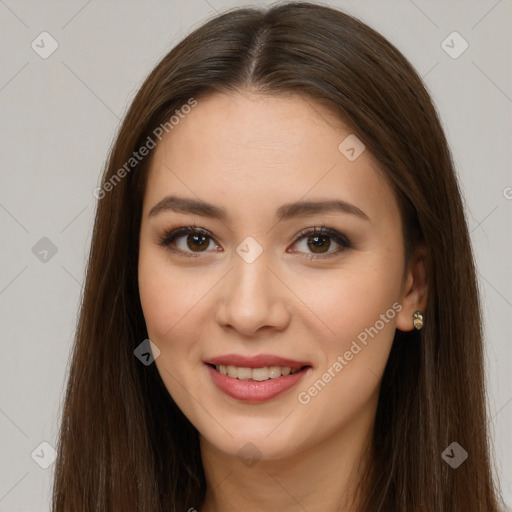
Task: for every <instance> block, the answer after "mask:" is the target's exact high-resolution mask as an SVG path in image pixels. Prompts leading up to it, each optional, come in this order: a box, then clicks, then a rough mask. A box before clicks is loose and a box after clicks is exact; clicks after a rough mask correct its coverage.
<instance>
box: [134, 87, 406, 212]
mask: <svg viewBox="0 0 512 512" xmlns="http://www.w3.org/2000/svg"><path fill="white" fill-rule="evenodd" d="M349 136H351V137H354V135H353V134H351V131H350V129H349V128H348V127H347V126H346V125H344V123H343V122H342V121H341V120H340V119H339V118H337V117H336V116H334V115H333V114H332V113H331V112H330V111H328V110H327V109H326V108H325V107H324V106H322V105H320V104H318V103H316V102H315V101H314V100H311V99H309V98H304V97H300V96H298V95H293V96H286V97H285V96H268V95H260V94H255V93H251V92H242V93H233V94H214V95H211V96H209V97H206V98H204V99H198V100H197V105H196V106H195V107H193V108H192V109H190V111H189V113H187V114H182V115H181V116H180V119H179V122H178V123H176V124H174V125H173V128H172V129H171V130H170V131H169V133H167V134H166V135H164V137H163V139H162V141H161V142H160V143H159V144H158V146H157V148H156V149H155V150H154V151H155V154H154V158H153V159H152V162H151V167H150V169H149V176H148V180H147V187H146V195H145V200H144V210H145V212H147V211H148V210H149V209H150V208H151V207H152V205H154V204H155V203H156V202H158V201H159V200H161V199H162V197H164V196H165V195H166V194H170V193H173V194H174V193H175V194H178V195H187V196H189V197H199V198H202V199H206V200H209V201H210V202H212V203H216V204H225V205H226V206H225V207H226V209H228V210H229V209H230V208H231V207H232V208H233V209H234V210H237V209H238V210H239V211H242V210H243V211H244V212H247V213H258V215H261V214H263V213H264V210H266V209H267V208H268V209H269V210H272V211H269V213H272V214H273V213H274V210H275V207H276V206H279V205H281V204H283V203H287V202H292V201H297V200H299V199H302V198H303V199H325V198H337V199H343V200H346V201H350V202H351V203H353V204H356V205H357V206H358V207H359V208H360V209H362V210H363V211H365V213H366V214H367V215H368V216H369V217H370V218H372V219H378V218H379V216H382V215H384V214H386V215H392V216H393V215H394V216H395V217H396V216H397V215H398V216H399V212H398V205H397V204H396V201H395V198H394V194H393V191H392V189H391V188H390V186H389V185H388V183H387V181H386V180H385V179H384V177H383V175H382V171H380V170H379V169H378V166H377V163H376V161H375V159H374V158H373V156H372V155H371V154H370V153H369V152H368V151H367V150H364V151H363V152H362V153H361V154H360V156H358V157H357V158H356V159H355V160H353V161H351V160H349V159H348V158H347V157H346V156H345V155H344V154H343V153H342V152H341V151H340V149H339V146H340V143H342V142H343V141H344V140H345V139H347V137H349ZM348 140H352V139H348ZM236 213H237V211H235V214H236ZM395 220H396V218H395Z"/></svg>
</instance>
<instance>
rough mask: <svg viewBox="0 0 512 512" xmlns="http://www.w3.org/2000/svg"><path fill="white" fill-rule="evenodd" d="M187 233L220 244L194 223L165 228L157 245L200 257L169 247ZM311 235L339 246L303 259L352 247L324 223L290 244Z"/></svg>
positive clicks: (184, 254) (326, 254) (299, 234)
mask: <svg viewBox="0 0 512 512" xmlns="http://www.w3.org/2000/svg"><path fill="white" fill-rule="evenodd" d="M189 234H200V235H203V236H205V237H207V238H209V239H211V240H212V241H213V242H214V243H215V244H217V245H220V244H219V243H218V242H217V240H216V238H215V237H214V236H213V235H212V234H211V233H210V231H208V230H207V229H205V228H201V227H199V226H196V225H195V224H194V225H193V226H191V225H188V226H185V225H182V226H178V227H175V228H170V229H168V230H166V231H165V232H164V234H163V236H160V237H159V239H158V245H161V246H163V247H164V248H166V249H168V250H169V251H171V252H173V253H175V254H176V253H178V254H180V255H183V256H185V257H193V258H198V257H202V256H203V253H202V252H198V253H194V252H188V251H182V250H181V249H174V248H172V247H171V243H172V242H174V240H176V239H178V238H181V237H182V236H185V235H189ZM311 236H326V237H328V238H331V239H333V240H334V242H335V243H336V244H338V245H339V246H340V248H338V249H336V250H334V251H329V252H327V253H319V254H315V253H304V254H306V255H305V256H302V257H303V258H304V259H308V260H321V259H326V258H330V257H332V256H336V255H337V254H339V253H340V252H343V251H344V250H346V249H350V248H352V243H351V242H350V240H349V239H348V238H347V237H346V236H345V235H344V234H343V233H341V232H339V231H338V230H336V229H333V228H329V227H327V226H325V225H321V226H313V227H309V228H305V229H303V230H301V231H299V233H297V234H296V235H295V237H294V238H293V242H292V245H295V244H296V243H297V242H299V241H301V240H302V239H304V238H306V237H311ZM204 252H205V253H209V252H211V251H204ZM292 252H293V253H298V254H303V253H302V252H301V251H292Z"/></svg>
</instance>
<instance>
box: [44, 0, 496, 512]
mask: <svg viewBox="0 0 512 512" xmlns="http://www.w3.org/2000/svg"><path fill="white" fill-rule="evenodd" d="M95 195H96V197H97V198H98V199H99V202H98V209H97V213H96V221H95V227H94V234H93V240H92V246H91V253H90V259H89V265H88V272H87V281H86V286H85V290H84V297H83V304H82V309H81V314H80V320H79V325H78V329H77V334H76V343H75V348H74V353H73V360H72V365H71V370H70V375H69V382H68V388H67V394H66V398H65V404H64V410H63V418H62V427H61V437H60V442H59V447H58V459H57V465H56V473H55V482H54V500H53V510H54V511H55V512H57V511H59V512H61V511H67V510H74V511H79V510H84V511H86V510H101V511H110V510H112V511H113V510H116V511H117V510H123V511H130V510H133V511H135V510H137V511H148V512H149V511H157V510H161V511H164V510H165V511H169V510H172V511H185V510H189V511H193V510H200V511H201V512H213V511H223V512H227V511H231V510H244V511H256V510H280V511H281V510H287V511H288V510H290V511H292V510H293V511H294V510H308V511H311V512H312V511H317V510H332V511H334V510H337V511H344V512H348V511H358V512H377V511H379V512H384V511H386V512H388V511H393V512H406V511H407V512H412V511H421V512H434V511H435V512H441V511H450V512H463V511H464V512H468V511H471V512H476V511H482V512H483V511H485V512H496V511H497V510H498V492H497V490H495V484H494V482H493V478H492V469H491V462H490V457H489V448H488V441H487V430H486V413H485V394H484V375H483V363H482V337H481V323H480V321H481V320H480V308H479V299H478V293H477V286H476V278H475V268H474V262H473V256H472V253H471V247H470V240H469V235H468V229H467V226H466V222H465V218H464V213H463V207H462V202H461V197H460V192H459V187H458V184H457V181H456V178H455V174H454V169H453V163H452V160H451V155H450V151H449V148H448V145H447V142H446V139H445V136H444V133H443V130H442V128H441V125H440V122H439V118H438V116H437V113H436V110H435V108H434V106H433V104H432V101H431V99H430V97H429V95H428V94H427V92H426V90H425V87H424V86H423V84H422V82H421V80H420V78H419V77H418V75H417V74H416V72H415V71H414V69H413V68H412V66H411V65H410V64H409V63H408V62H407V60H406V59H405V58H404V57H403V55H402V54H400V53H399V52H398V51H397V50H396V48H394V47H393V46H392V45H391V44H390V43H389V42H388V41H387V40H385V39H384V38H383V37H382V36H381V35H379V34H378V33H376V32H375V31H374V30H372V29H371V28H369V27H368V26H366V25H365V24H363V23H362V22H360V21H359V20H357V19H355V18H353V17H351V16H349V15H347V14H344V13H342V12H340V11H337V10H334V9H331V8H328V7H325V6H321V5H315V4H310V3H288V4H282V5H278V6H275V7H272V8H269V9H268V10H257V9H248V8H247V9H235V10H232V11H230V12H227V13H225V14H222V15H220V16H218V17H216V18H215V19H213V20H211V21H209V22H207V23H205V24H204V25H203V26H201V27H199V28H198V29H197V30H195V31H194V32H193V33H192V34H191V35H189V36H188V37H187V38H186V39H184V40H183V41H182V42H181V43H179V44H178V45H177V46H176V47H175V48H174V49H173V50H172V51H171V52H169V54H168V55H166V56H165V57H164V58H163V59H162V61H161V62H160V63H159V64H158V65H157V66H156V68H155V69H154V70H153V71H152V73H151V74H150V75H149V77H148V78H147V80H146V81H145V83H144V84H143V85H142V87H141V89H140V91H139V92H138V94H137V96H136V97H135V99H134V101H133V103H132V105H131V107H130V109H129V111H128V113H127V115H126V118H125V120H124V122H123V124H122V126H121V128H120V131H119V134H118V136H117V140H116V142H115V144H114V146H113V148H112V152H111V154H110V158H109V162H108V165H107V167H106V170H105V174H104V176H103V182H102V186H101V187H100V188H98V189H97V190H96V191H95Z"/></svg>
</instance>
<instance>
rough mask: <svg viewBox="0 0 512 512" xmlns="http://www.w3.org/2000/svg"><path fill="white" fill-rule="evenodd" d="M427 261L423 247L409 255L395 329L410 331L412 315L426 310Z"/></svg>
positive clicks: (425, 249)
mask: <svg viewBox="0 0 512 512" xmlns="http://www.w3.org/2000/svg"><path fill="white" fill-rule="evenodd" d="M427 260H428V258H427V248H426V247H425V246H424V245H419V246H417V247H416V248H415V249H414V251H413V253H412V254H411V258H410V262H409V268H408V269H407V274H406V278H405V283H404V286H403V289H402V298H401V300H400V304H402V309H401V310H400V312H399V313H398V316H397V320H396V327H397V329H400V330H401V331H412V330H413V329H414V324H413V314H414V313H415V312H416V311H420V312H421V313H424V311H425V309H426V308H427V297H428V285H427V272H428V261H427Z"/></svg>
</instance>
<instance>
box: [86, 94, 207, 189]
mask: <svg viewBox="0 0 512 512" xmlns="http://www.w3.org/2000/svg"><path fill="white" fill-rule="evenodd" d="M196 105H197V100H196V99H195V98H189V100H188V101H187V103H185V104H184V105H182V106H181V107H180V108H179V109H176V110H175V111H174V113H175V115H173V116H171V117H170V119H169V120H168V121H166V122H165V123H162V124H160V125H159V126H157V127H156V128H155V129H154V130H153V132H152V135H153V136H154V137H155V138H156V139H158V140H159V141H161V140H162V137H163V136H164V133H165V134H167V133H170V131H171V130H172V129H173V128H174V127H175V126H176V125H178V124H179V122H180V120H181V119H184V118H185V117H186V115H187V114H189V113H190V112H191V111H192V108H194V107H195V106H196ZM155 138H153V137H152V136H151V135H148V137H147V139H146V142H145V143H144V144H143V145H142V146H140V148H139V149H138V150H137V151H134V152H133V153H132V156H131V157H130V158H129V159H128V160H127V161H126V162H125V163H124V164H123V166H122V167H120V168H119V169H118V170H117V171H116V172H115V174H113V175H112V176H111V177H110V178H109V179H108V180H107V181H106V182H105V183H103V185H102V186H101V187H96V188H95V189H94V190H93V195H94V197H95V198H96V199H103V198H104V197H105V196H106V194H107V192H111V191H112V190H114V187H115V186H116V185H117V184H118V183H119V182H120V181H121V180H122V179H123V178H124V177H125V176H126V175H127V174H129V173H130V172H131V171H132V169H133V168H135V167H136V166H137V164H138V163H139V162H140V161H142V159H143V158H144V157H146V156H147V155H149V153H150V151H151V150H152V149H154V148H155V147H156V145H157V142H156V141H155Z"/></svg>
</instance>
